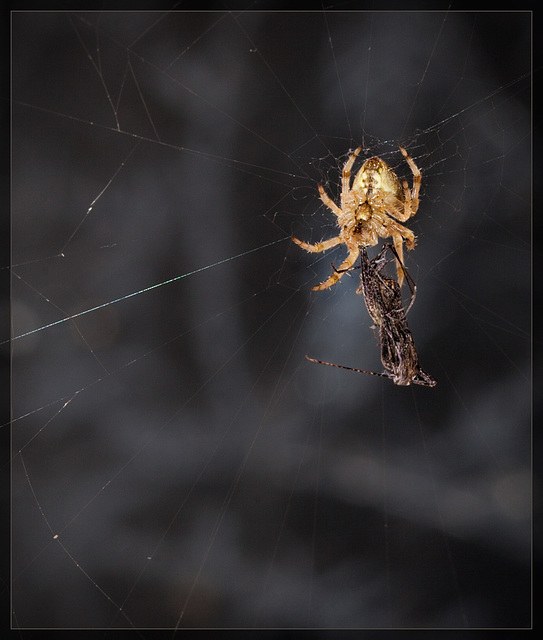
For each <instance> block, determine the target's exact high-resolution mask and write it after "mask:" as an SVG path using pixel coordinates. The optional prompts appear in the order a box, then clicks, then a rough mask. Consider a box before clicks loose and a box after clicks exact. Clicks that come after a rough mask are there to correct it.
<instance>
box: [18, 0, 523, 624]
mask: <svg viewBox="0 0 543 640" xmlns="http://www.w3.org/2000/svg"><path fill="white" fill-rule="evenodd" d="M343 9H344V7H343V5H341V6H338V7H331V8H330V9H329V10H326V11H316V12H311V13H307V12H276V11H270V12H268V11H259V12H254V11H251V10H247V11H239V12H238V11H233V12H208V13H203V12H188V11H167V12H130V13H127V12H100V13H93V12H87V13H79V12H65V13H57V12H48V13H41V12H25V13H14V14H13V16H12V30H13V73H12V79H13V88H12V100H13V107H12V109H13V111H12V128H13V178H12V190H13V209H12V262H11V274H12V331H13V339H12V343H11V347H12V431H11V433H12V453H11V471H12V574H11V590H12V616H13V617H12V625H13V627H15V628H18V629H33V628H56V629H59V628H60V629H67V628H80V629H97V628H101V629H116V628H129V629H142V630H144V629H154V628H163V629H176V628H247V627H249V628H251V627H254V628H301V627H304V628H364V629H368V628H376V629H377V628H427V627H432V628H451V627H452V628H456V627H463V628H465V627H488V628H496V627H510V628H518V627H527V626H529V625H530V622H531V610H530V578H531V576H530V553H531V547H530V500H531V498H530V384H531V373H530V343H531V328H530V294H531V280H530V259H531V208H530V192H531V181H530V176H531V164H530V145H531V132H530V92H531V84H530V82H531V76H530V74H531V59H530V37H531V36H530V34H531V14H530V13H529V12H509V13H472V12H470V13H464V12H416V13H410V12H405V13H400V12H383V13H381V12H353V11H345V10H343ZM505 39H507V42H508V43H509V44H508V47H507V48H504V47H503V46H502V43H503V41H504V40H505ZM360 144H363V147H364V151H363V154H361V155H364V157H365V158H367V157H370V156H371V155H378V156H380V157H381V158H383V159H385V160H386V161H387V162H388V163H389V164H390V165H391V166H392V167H393V168H394V170H395V171H397V172H398V175H400V176H401V177H405V178H407V179H408V180H411V179H412V177H411V174H410V171H409V168H408V167H407V165H406V164H405V162H404V161H403V158H402V156H401V154H400V153H399V151H398V145H399V144H401V145H402V146H405V147H406V148H407V149H408V151H409V153H410V155H411V156H412V157H413V159H414V160H415V162H416V163H417V165H418V166H419V167H420V169H421V171H422V188H421V205H420V208H419V211H418V213H417V214H416V216H415V217H414V218H413V219H412V220H410V221H409V222H408V223H407V226H409V227H410V228H411V229H413V230H414V232H415V234H416V235H417V238H418V241H417V247H416V248H415V250H414V251H412V252H408V254H407V256H406V266H407V268H408V270H409V272H410V274H411V275H412V277H413V278H414V280H415V282H416V283H417V299H416V302H415V304H414V306H413V308H412V309H411V311H410V313H409V324H410V327H411V329H412V331H413V335H414V338H415V342H416V345H417V349H418V353H419V357H420V360H421V364H422V366H423V367H424V369H425V370H426V371H428V372H429V373H430V374H431V375H432V376H433V377H435V378H436V379H437V381H438V384H437V386H436V387H435V388H434V389H425V388H412V387H409V388H401V387H395V386H394V385H393V384H391V383H390V381H388V380H384V379H380V378H377V377H372V376H363V375H359V374H354V373H351V372H347V371H340V370H337V369H331V368H329V367H319V366H318V365H314V364H310V363H308V362H307V361H306V360H305V358H304V356H305V354H309V355H310V356H312V357H315V358H320V359H323V360H327V361H330V362H335V363H339V364H344V365H348V366H353V367H358V368H364V369H369V370H372V371H376V372H379V371H381V364H380V362H379V349H378V347H377V345H376V342H375V337H374V335H373V331H372V330H371V329H370V324H371V322H370V319H369V317H368V316H367V313H366V310H365V309H364V307H363V302H362V300H361V298H360V297H359V296H356V295H355V289H356V287H357V284H358V283H357V276H356V275H355V276H354V277H352V278H351V277H349V276H344V277H343V278H342V280H341V283H340V284H338V285H336V286H335V287H333V288H332V289H330V290H328V291H323V292H311V291H310V289H311V287H312V286H313V285H315V284H317V283H319V282H322V281H323V280H324V279H325V278H326V277H327V275H328V274H329V273H330V270H331V267H330V263H332V262H333V263H334V264H336V265H337V264H339V263H340V262H341V260H342V258H343V257H344V255H345V249H344V248H342V247H339V248H337V249H334V250H331V251H329V252H326V253H324V254H311V255H310V254H307V253H305V252H303V251H302V250H300V248H299V247H297V246H295V245H294V244H293V243H292V242H291V241H290V236H292V235H295V236H297V237H299V238H303V239H304V240H306V241H308V242H318V241H320V240H322V239H325V238H329V237H332V236H334V235H336V233H337V229H336V227H335V225H334V220H333V217H334V216H333V215H332V214H331V213H330V211H328V210H327V209H326V208H325V207H323V206H322V204H321V202H320V200H319V199H318V194H317V185H318V184H319V183H322V184H323V185H324V187H325V189H326V190H327V192H328V193H329V194H330V195H331V196H332V197H333V198H334V199H335V200H336V201H337V198H338V194H339V190H340V186H339V182H340V176H341V168H342V166H343V164H344V162H345V160H346V159H347V157H348V155H349V152H350V151H352V150H353V149H354V148H355V147H357V146H358V145H360ZM358 166H360V165H359V164H357V165H356V166H355V169H356V167H358ZM376 250H377V249H375V250H374V251H376Z"/></svg>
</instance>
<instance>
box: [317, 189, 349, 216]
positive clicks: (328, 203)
mask: <svg viewBox="0 0 543 640" xmlns="http://www.w3.org/2000/svg"><path fill="white" fill-rule="evenodd" d="M319 194H320V197H321V200H322V201H323V202H324V204H325V205H326V206H327V207H328V208H329V209H331V210H332V211H333V212H334V213H335V214H336V216H340V215H341V214H342V213H343V212H342V211H341V209H340V208H339V207H338V206H337V204H336V203H335V202H334V201H333V200H332V198H330V197H329V196H328V194H327V193H326V191H325V190H324V187H323V186H322V184H319Z"/></svg>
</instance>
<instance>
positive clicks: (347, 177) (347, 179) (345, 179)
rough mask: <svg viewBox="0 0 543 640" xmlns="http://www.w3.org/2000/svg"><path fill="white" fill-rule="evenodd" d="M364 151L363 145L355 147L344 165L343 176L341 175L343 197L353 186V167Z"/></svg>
mask: <svg viewBox="0 0 543 640" xmlns="http://www.w3.org/2000/svg"><path fill="white" fill-rule="evenodd" d="M361 151H362V147H358V149H355V150H354V152H353V154H352V155H351V157H350V158H349V159H348V160H347V162H346V163H345V166H344V167H343V172H342V177H341V193H342V197H343V196H344V195H345V194H346V193H348V192H349V190H350V188H351V169H352V168H353V164H354V161H355V160H356V157H357V156H358V154H359V153H360V152H361Z"/></svg>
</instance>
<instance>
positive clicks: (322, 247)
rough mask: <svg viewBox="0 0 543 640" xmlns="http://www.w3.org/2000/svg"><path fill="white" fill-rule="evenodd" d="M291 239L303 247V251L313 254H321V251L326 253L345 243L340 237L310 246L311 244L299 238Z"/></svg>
mask: <svg viewBox="0 0 543 640" xmlns="http://www.w3.org/2000/svg"><path fill="white" fill-rule="evenodd" d="M291 239H292V241H293V242H295V243H296V244H297V245H299V246H300V247H302V249H305V250H306V251H310V252H311V253H320V252H321V251H326V250H327V249H331V248H332V247H336V246H337V245H338V244H341V243H342V242H343V240H342V239H341V238H340V237H339V236H336V237H335V238H330V240H325V241H324V242H317V243H316V244H309V242H304V241H303V240H298V238H291Z"/></svg>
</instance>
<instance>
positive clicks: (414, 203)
mask: <svg viewBox="0 0 543 640" xmlns="http://www.w3.org/2000/svg"><path fill="white" fill-rule="evenodd" d="M400 151H401V152H402V155H403V157H404V158H405V160H406V162H407V164H408V165H409V168H410V169H411V172H412V173H413V191H412V192H411V194H410V198H409V199H410V202H411V210H412V212H413V213H412V214H411V215H413V214H415V213H416V212H417V209H418V208H419V189H420V183H421V180H422V176H421V173H420V169H419V168H418V167H417V165H416V164H415V161H414V160H413V158H412V157H411V156H410V155H409V154H408V153H407V151H406V150H405V149H404V148H403V147H400ZM404 191H405V187H404Z"/></svg>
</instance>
